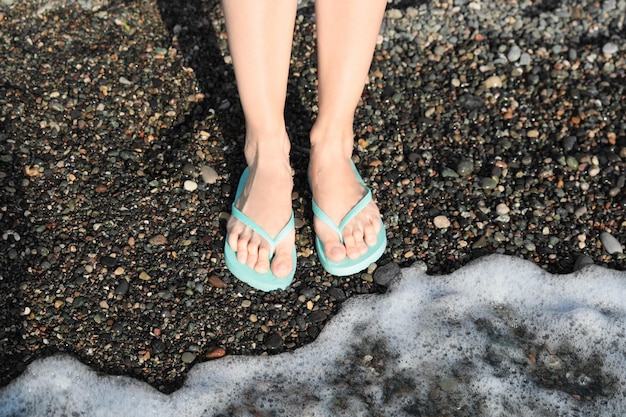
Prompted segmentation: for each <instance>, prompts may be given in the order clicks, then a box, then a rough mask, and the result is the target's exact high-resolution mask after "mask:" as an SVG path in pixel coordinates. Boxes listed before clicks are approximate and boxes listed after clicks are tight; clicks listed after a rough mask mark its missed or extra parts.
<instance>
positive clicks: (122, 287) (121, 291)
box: [115, 279, 128, 295]
mask: <svg viewBox="0 0 626 417" xmlns="http://www.w3.org/2000/svg"><path fill="white" fill-rule="evenodd" d="M127 292H128V281H126V280H125V279H123V280H122V281H121V282H120V283H119V285H118V286H117V288H115V294H117V295H125V294H126V293H127Z"/></svg>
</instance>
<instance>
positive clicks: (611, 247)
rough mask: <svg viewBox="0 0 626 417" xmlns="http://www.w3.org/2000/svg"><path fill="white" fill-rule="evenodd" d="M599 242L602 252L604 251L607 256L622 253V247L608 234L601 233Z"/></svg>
mask: <svg viewBox="0 0 626 417" xmlns="http://www.w3.org/2000/svg"><path fill="white" fill-rule="evenodd" d="M600 241H601V242H602V246H603V247H604V250H606V251H607V252H608V253H609V254H611V255H613V254H615V253H624V251H623V249H622V245H621V244H620V243H619V242H618V240H617V239H615V237H613V235H611V234H610V233H608V232H602V233H601V234H600Z"/></svg>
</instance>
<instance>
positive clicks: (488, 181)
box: [480, 177, 498, 190]
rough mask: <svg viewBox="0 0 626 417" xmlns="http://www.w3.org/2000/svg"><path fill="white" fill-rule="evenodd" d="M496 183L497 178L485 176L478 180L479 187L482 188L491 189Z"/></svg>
mask: <svg viewBox="0 0 626 417" xmlns="http://www.w3.org/2000/svg"><path fill="white" fill-rule="evenodd" d="M497 185H498V180H497V178H493V177H485V178H483V179H481V180H480V188H482V189H483V190H493V189H494V188H496V186H497Z"/></svg>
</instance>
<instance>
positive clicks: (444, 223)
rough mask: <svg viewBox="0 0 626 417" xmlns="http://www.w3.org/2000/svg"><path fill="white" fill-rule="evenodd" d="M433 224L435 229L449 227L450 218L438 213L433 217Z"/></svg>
mask: <svg viewBox="0 0 626 417" xmlns="http://www.w3.org/2000/svg"><path fill="white" fill-rule="evenodd" d="M433 224H434V225H435V227H436V228H437V229H447V228H448V227H450V220H449V219H448V218H447V217H446V216H444V215H440V216H437V217H435V218H434V219H433Z"/></svg>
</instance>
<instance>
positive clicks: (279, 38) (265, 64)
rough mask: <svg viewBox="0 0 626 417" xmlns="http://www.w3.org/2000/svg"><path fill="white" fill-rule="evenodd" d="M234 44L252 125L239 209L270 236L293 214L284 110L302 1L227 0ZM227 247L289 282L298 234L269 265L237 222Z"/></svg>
mask: <svg viewBox="0 0 626 417" xmlns="http://www.w3.org/2000/svg"><path fill="white" fill-rule="evenodd" d="M222 4H223V6H224V14H225V17H226V30H227V33H228V44H229V49H230V53H231V56H232V58H233V65H234V68H235V77H236V80H237V88H238V91H239V96H240V98H241V104H242V107H243V111H244V115H245V120H246V143H245V148H244V153H245V157H246V161H247V162H248V166H249V168H250V174H249V177H248V182H247V184H246V187H245V190H244V192H243V193H242V195H241V197H240V198H239V200H238V201H237V202H236V203H235V204H236V206H237V208H238V209H239V210H241V211H242V212H243V213H244V214H246V215H247V216H248V217H250V218H251V219H252V220H254V221H255V222H256V223H257V224H258V225H259V226H261V227H262V228H263V229H264V230H265V231H266V232H267V233H268V234H269V235H270V236H272V237H273V236H275V235H276V234H278V232H279V231H280V230H281V229H282V228H283V227H284V226H285V225H286V224H287V222H288V221H289V218H290V216H291V212H292V204H291V191H292V187H293V180H292V177H291V167H290V164H289V150H290V143H289V138H288V136H287V132H286V129H285V120H284V108H285V97H286V92H287V78H288V76H289V62H290V56H291V43H292V39H293V31H294V24H295V16H296V10H297V3H296V0H254V1H250V0H223V2H222ZM227 229H228V232H229V239H228V244H229V245H230V247H231V248H232V249H233V250H234V251H235V252H237V258H238V260H239V262H241V263H246V264H247V265H248V266H249V267H251V268H254V269H255V270H256V271H257V272H260V273H264V272H267V271H268V270H269V268H271V269H272V272H273V273H274V274H275V275H276V276H277V277H284V276H286V275H288V274H289V272H290V271H291V270H292V268H293V263H292V258H291V253H292V250H293V245H294V244H295V233H292V234H291V235H290V237H289V238H286V239H284V240H283V241H282V242H281V243H280V244H279V245H278V246H277V247H276V252H275V257H274V258H273V260H272V264H271V266H270V262H269V255H270V253H269V251H270V246H269V244H268V242H266V241H265V240H263V239H262V238H261V236H259V235H258V234H257V233H255V232H254V231H253V230H252V229H250V228H249V227H247V226H245V225H244V224H243V223H241V222H240V221H238V220H237V219H235V218H234V217H232V216H231V218H230V219H229V221H228V224H227Z"/></svg>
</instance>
